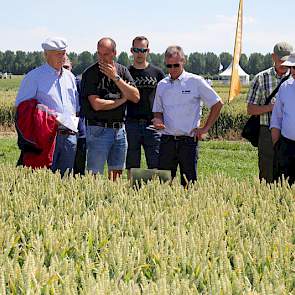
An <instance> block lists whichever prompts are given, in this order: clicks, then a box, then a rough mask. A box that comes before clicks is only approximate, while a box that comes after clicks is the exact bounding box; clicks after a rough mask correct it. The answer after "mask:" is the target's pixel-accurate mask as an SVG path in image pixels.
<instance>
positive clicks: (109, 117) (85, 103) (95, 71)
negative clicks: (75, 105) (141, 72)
mask: <svg viewBox="0 0 295 295" xmlns="http://www.w3.org/2000/svg"><path fill="white" fill-rule="evenodd" d="M115 66H116V70H117V73H118V75H119V76H120V77H121V79H123V80H124V81H125V82H127V83H129V84H131V85H133V86H135V85H134V81H133V79H132V77H131V75H130V73H129V71H128V69H127V68H126V67H125V66H123V65H121V64H118V63H115ZM81 93H82V111H83V114H84V115H85V118H86V119H87V120H93V121H100V122H123V120H124V118H125V112H126V103H124V104H122V105H121V106H119V107H117V108H115V109H112V110H106V111H101V110H100V111H95V110H94V109H93V108H92V106H91V104H90V102H89V99H88V97H89V96H90V95H97V96H99V97H100V98H102V99H106V100H108V99H109V100H115V99H119V98H120V97H121V92H120V89H119V88H118V87H117V86H116V84H115V82H114V81H112V80H111V79H109V78H108V77H107V76H106V75H104V74H103V73H102V72H101V71H100V70H99V66H98V63H95V64H94V65H92V66H90V67H89V68H88V69H86V70H85V72H84V73H83V74H82V81H81Z"/></svg>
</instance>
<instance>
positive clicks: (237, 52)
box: [228, 0, 243, 101]
mask: <svg viewBox="0 0 295 295" xmlns="http://www.w3.org/2000/svg"><path fill="white" fill-rule="evenodd" d="M242 30H243V0H240V4H239V13H238V20H237V28H236V38H235V48H234V58H233V62H232V72H231V80H230V89H229V98H228V101H231V100H233V99H234V97H235V96H237V95H239V94H240V91H241V82H240V77H239V72H238V71H239V62H240V57H241V52H242Z"/></svg>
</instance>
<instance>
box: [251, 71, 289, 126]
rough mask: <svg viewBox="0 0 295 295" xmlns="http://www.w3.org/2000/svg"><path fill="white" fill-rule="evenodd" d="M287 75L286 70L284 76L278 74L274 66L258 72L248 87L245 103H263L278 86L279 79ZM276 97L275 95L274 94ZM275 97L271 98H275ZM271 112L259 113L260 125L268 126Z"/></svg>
mask: <svg viewBox="0 0 295 295" xmlns="http://www.w3.org/2000/svg"><path fill="white" fill-rule="evenodd" d="M286 75H288V72H287V73H286V74H285V75H284V76H281V77H280V76H279V75H278V74H277V73H276V71H275V68H274V67H272V68H269V69H267V70H265V71H262V72H260V73H258V74H257V75H256V76H255V78H254V80H253V82H252V84H251V86H250V88H249V92H248V95H247V103H251V104H257V105H264V104H265V101H266V99H267V97H268V96H270V95H271V94H272V92H273V91H274V90H275V88H276V87H277V86H278V84H279V83H280V81H281V80H282V79H283V78H284V77H285V76H286ZM275 97H276V96H275ZM275 97H274V98H273V99H274V100H275ZM270 117H271V112H268V113H264V114H261V115H260V125H265V126H269V124H270Z"/></svg>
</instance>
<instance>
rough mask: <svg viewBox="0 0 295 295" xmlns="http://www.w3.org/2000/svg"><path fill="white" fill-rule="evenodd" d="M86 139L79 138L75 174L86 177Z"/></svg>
mask: <svg viewBox="0 0 295 295" xmlns="http://www.w3.org/2000/svg"><path fill="white" fill-rule="evenodd" d="M85 163H86V138H78V140H77V151H76V157H75V163H74V174H80V175H85Z"/></svg>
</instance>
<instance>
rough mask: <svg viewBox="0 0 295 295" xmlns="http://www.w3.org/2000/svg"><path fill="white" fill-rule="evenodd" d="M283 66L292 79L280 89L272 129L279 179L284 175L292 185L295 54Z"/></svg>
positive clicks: (294, 139) (294, 128)
mask: <svg viewBox="0 0 295 295" xmlns="http://www.w3.org/2000/svg"><path fill="white" fill-rule="evenodd" d="M282 65H284V66H286V67H289V68H290V71H291V76H292V78H290V79H289V80H287V81H286V82H284V83H283V84H282V86H281V87H280V90H279V93H278V96H277V100H276V103H275V105H274V108H273V111H272V118H271V123H270V129H271V136H272V141H273V144H274V150H275V153H276V158H277V162H278V177H282V175H284V177H285V178H288V181H289V184H290V185H291V184H293V183H294V182H295V80H294V79H295V52H293V53H291V54H290V55H289V57H288V58H287V60H286V61H285V62H284V63H283V64H282Z"/></svg>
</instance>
